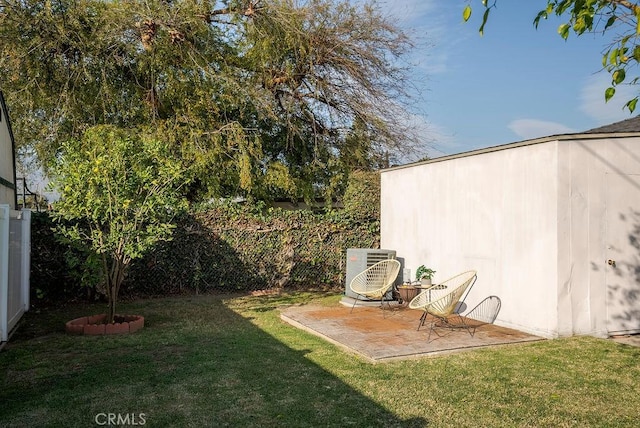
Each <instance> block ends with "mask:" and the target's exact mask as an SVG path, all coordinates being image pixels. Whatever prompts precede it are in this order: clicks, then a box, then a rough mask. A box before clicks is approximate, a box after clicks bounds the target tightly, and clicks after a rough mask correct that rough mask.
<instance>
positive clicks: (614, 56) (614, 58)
mask: <svg viewBox="0 0 640 428" xmlns="http://www.w3.org/2000/svg"><path fill="white" fill-rule="evenodd" d="M619 52H620V51H619V50H618V48H615V49H612V50H611V53H610V54H609V63H610V64H611V65H618V54H619Z"/></svg>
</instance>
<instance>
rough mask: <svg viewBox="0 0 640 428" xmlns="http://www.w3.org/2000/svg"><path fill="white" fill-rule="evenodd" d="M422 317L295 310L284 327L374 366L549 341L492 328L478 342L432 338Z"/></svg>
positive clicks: (453, 334)
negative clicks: (479, 349) (351, 353)
mask: <svg viewBox="0 0 640 428" xmlns="http://www.w3.org/2000/svg"><path fill="white" fill-rule="evenodd" d="M421 315H422V311H417V310H412V309H408V308H406V307H402V306H400V305H396V306H392V307H391V308H390V309H387V307H386V306H385V309H384V310H381V309H380V306H376V307H356V308H354V310H353V312H351V307H350V306H349V307H347V306H345V305H344V304H337V305H336V306H315V305H306V306H295V307H289V308H286V309H284V310H283V311H282V313H281V315H280V317H281V319H282V320H284V321H285V322H287V323H289V324H291V325H293V326H295V327H298V328H301V329H303V330H306V331H308V332H310V333H312V334H315V335H317V336H320V337H322V338H323V339H325V340H327V341H329V342H331V343H334V344H336V345H338V346H340V347H342V348H344V349H346V350H347V351H349V352H353V353H355V354H358V355H360V356H362V357H363V358H365V359H367V360H369V361H370V362H373V363H378V362H386V361H394V360H401V359H410V358H421V357H428V356H435V355H441V354H445V353H452V352H459V351H467V350H471V349H476V348H482V347H487V346H498V345H507V344H513V343H522V342H532V341H538V340H544V339H543V338H542V337H538V336H533V335H530V334H527V333H523V332H520V331H517V330H512V329H508V328H504V327H499V326H496V325H493V324H481V323H479V322H476V323H477V324H478V326H477V328H476V330H475V333H474V335H473V337H471V336H470V335H469V333H467V331H466V330H463V329H454V330H449V329H444V328H439V329H437V332H438V333H439V334H440V337H438V336H437V335H435V334H432V335H431V339H430V342H429V343H427V337H428V335H429V328H428V324H426V325H425V326H424V327H421V328H420V330H417V327H418V323H419V320H420V316H421Z"/></svg>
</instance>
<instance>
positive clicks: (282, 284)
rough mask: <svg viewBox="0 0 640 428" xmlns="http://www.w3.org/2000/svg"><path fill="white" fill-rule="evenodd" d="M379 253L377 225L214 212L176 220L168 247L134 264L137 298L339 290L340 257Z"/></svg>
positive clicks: (333, 217)
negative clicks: (359, 251) (350, 251)
mask: <svg viewBox="0 0 640 428" xmlns="http://www.w3.org/2000/svg"><path fill="white" fill-rule="evenodd" d="M352 247H366V248H378V247H379V222H378V221H377V220H370V221H366V222H360V221H357V220H354V219H351V218H349V217H348V216H347V215H345V214H339V213H330V214H314V213H311V212H310V211H286V210H282V209H268V210H261V209H255V208H246V207H244V208H241V207H235V208H230V207H218V208H212V209H208V210H206V211H202V212H197V213H192V214H188V215H185V216H183V217H182V218H180V219H179V221H177V228H176V230H175V231H174V237H173V240H172V241H170V242H166V243H163V244H162V245H160V246H158V247H157V248H156V250H155V251H153V252H152V253H150V254H149V255H148V256H147V257H146V258H144V259H142V260H140V261H136V263H135V265H134V266H132V269H131V271H130V274H129V276H128V278H127V287H128V288H129V289H131V290H137V291H138V292H142V293H153V294H155V293H159V294H173V293H184V292H189V293H199V292H211V291H233V290H247V291H249V290H262V289H269V288H284V289H316V288H335V289H337V288H341V287H343V283H344V276H345V260H346V257H345V253H346V249H347V248H352Z"/></svg>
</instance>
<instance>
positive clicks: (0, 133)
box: [0, 104, 16, 209]
mask: <svg viewBox="0 0 640 428" xmlns="http://www.w3.org/2000/svg"><path fill="white" fill-rule="evenodd" d="M0 110H2V111H0V117H1V120H0V177H2V178H4V179H5V180H7V181H9V182H11V183H13V181H14V174H13V151H12V147H11V136H10V134H9V128H8V127H7V123H8V122H7V116H6V114H5V113H6V112H5V111H4V109H2V107H1V104H0ZM14 195H15V193H14V190H13V189H10V188H8V187H6V186H3V185H0V204H9V206H10V207H11V208H12V209H15V208H16V207H15V206H14V205H15V196H14Z"/></svg>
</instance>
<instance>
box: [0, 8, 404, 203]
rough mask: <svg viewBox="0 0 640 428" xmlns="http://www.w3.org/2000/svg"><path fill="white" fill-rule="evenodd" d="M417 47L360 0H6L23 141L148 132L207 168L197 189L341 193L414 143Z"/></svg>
mask: <svg viewBox="0 0 640 428" xmlns="http://www.w3.org/2000/svg"><path fill="white" fill-rule="evenodd" d="M411 47H412V43H411V40H410V39H409V38H408V37H407V36H406V35H405V34H404V33H403V32H402V31H401V30H400V29H398V28H397V27H396V26H395V25H394V24H393V23H391V22H389V21H388V20H387V19H386V18H385V17H383V15H382V14H381V13H380V12H379V10H378V9H377V8H376V6H375V5H374V4H358V5H352V4H351V3H349V2H348V1H346V0H305V1H300V2H298V1H295V0H225V1H218V2H211V1H203V0H146V1H137V0H128V1H120V0H115V1H103V0H51V1H47V2H41V1H36V0H19V1H13V0H0V87H2V88H3V90H4V91H5V92H6V94H7V98H8V99H9V102H10V105H11V109H12V118H13V122H14V128H15V129H14V130H15V132H16V135H17V139H18V142H19V144H21V145H22V148H23V149H25V148H33V149H35V151H36V152H37V154H38V157H39V158H40V160H41V161H42V162H43V164H45V166H46V165H47V163H48V162H49V161H50V160H53V159H55V158H56V156H58V152H59V149H60V147H61V144H62V143H63V142H64V141H67V140H70V139H77V138H79V137H80V136H81V135H83V132H85V131H86V130H87V129H89V128H91V127H93V126H96V125H112V126H116V127H120V128H127V129H136V130H137V132H140V133H141V134H144V135H148V136H149V137H150V138H155V139H160V140H162V141H165V142H168V143H170V146H171V148H172V150H173V151H174V153H173V155H174V156H175V158H177V159H182V162H184V163H185V164H186V165H189V167H190V171H195V174H196V178H195V179H194V180H193V181H192V182H191V184H190V187H189V191H190V192H191V193H190V196H191V197H192V199H198V198H203V197H210V196H228V195H233V196H237V195H240V196H255V197H258V198H268V197H274V196H289V197H293V198H303V197H305V198H306V197H309V198H310V197H312V196H315V195H316V194H317V193H318V192H323V193H332V192H340V191H342V190H343V189H344V176H345V174H346V172H347V171H349V170H350V169H352V168H354V165H353V164H354V162H356V163H358V164H357V165H355V166H357V167H360V168H362V167H363V166H365V165H368V166H370V167H371V166H372V165H376V164H379V161H380V159H391V161H393V159H394V158H396V157H398V156H401V155H404V154H406V153H407V152H408V151H411V150H412V149H413V147H414V143H416V142H417V137H416V136H415V135H414V134H413V133H412V132H411V130H410V129H409V128H408V127H407V126H404V125H403V124H405V123H407V124H408V123H410V122H409V121H404V120H403V118H402V115H403V114H406V111H405V110H404V108H403V106H406V105H407V102H408V101H409V92H410V91H409V90H408V86H409V84H410V82H409V79H408V73H407V71H408V70H407V68H405V67H403V66H401V65H399V64H401V62H400V60H401V59H402V58H403V55H404V54H405V53H407V51H408V50H409V49H410V48H411ZM363 157H364V158H363Z"/></svg>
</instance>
